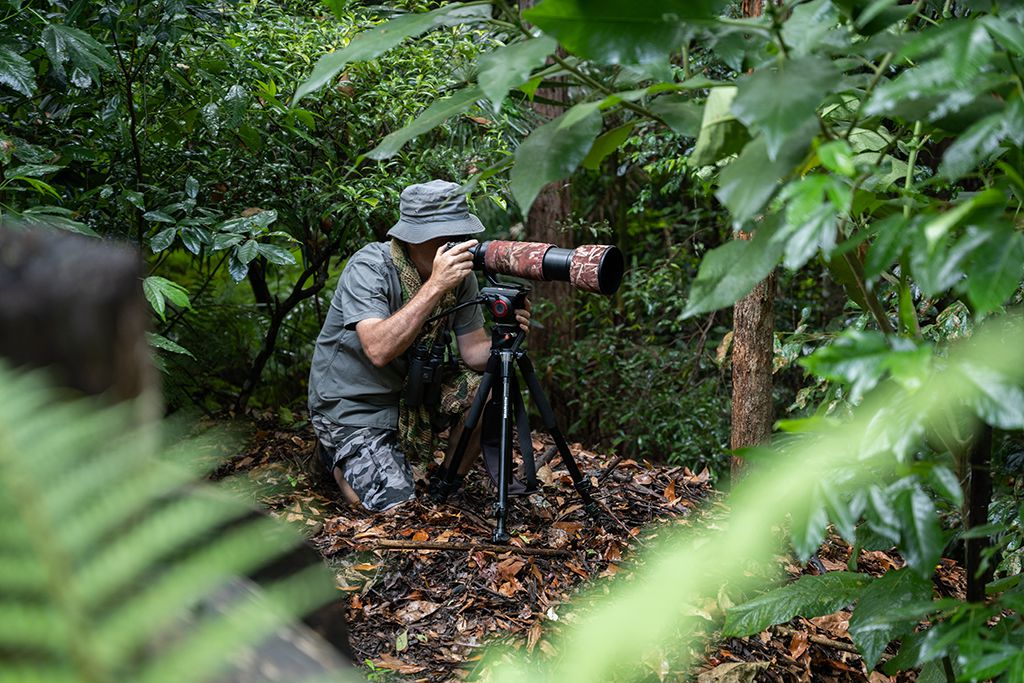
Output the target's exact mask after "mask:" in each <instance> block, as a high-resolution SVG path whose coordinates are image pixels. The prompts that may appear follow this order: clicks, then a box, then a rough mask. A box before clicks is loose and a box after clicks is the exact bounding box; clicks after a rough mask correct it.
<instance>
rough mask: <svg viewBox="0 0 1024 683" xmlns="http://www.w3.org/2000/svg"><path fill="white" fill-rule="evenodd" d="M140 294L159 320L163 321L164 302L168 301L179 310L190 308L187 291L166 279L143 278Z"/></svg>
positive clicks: (158, 277) (155, 276)
mask: <svg viewBox="0 0 1024 683" xmlns="http://www.w3.org/2000/svg"><path fill="white" fill-rule="evenodd" d="M142 292H143V294H145V295H146V300H147V301H149V303H150V305H151V306H152V307H153V310H154V311H156V314H157V315H159V316H160V319H161V320H163V319H164V311H165V310H166V301H170V302H171V303H172V304H174V305H175V306H179V307H181V308H191V307H192V305H191V304H190V303H189V300H188V290H187V289H185V288H184V287H182V286H181V285H179V284H178V283H176V282H172V281H170V280H168V279H167V278H163V277H160V276H157V275H151V276H150V277H147V278H145V279H144V280H143V281H142ZM165 299H166V301H165Z"/></svg>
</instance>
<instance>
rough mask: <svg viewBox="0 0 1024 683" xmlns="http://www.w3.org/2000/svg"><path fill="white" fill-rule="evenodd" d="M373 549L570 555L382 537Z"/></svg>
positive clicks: (555, 550)
mask: <svg viewBox="0 0 1024 683" xmlns="http://www.w3.org/2000/svg"><path fill="white" fill-rule="evenodd" d="M373 549H374V550H450V551H456V552H465V551H468V550H482V551H483V552H488V553H518V554H520V555H541V556H543V557H555V556H559V555H572V552H571V551H569V550H562V549H560V548H520V547H519V546H516V545H494V544H492V543H439V542H437V541H403V540H389V539H383V540H380V541H377V543H376V545H374V546H373Z"/></svg>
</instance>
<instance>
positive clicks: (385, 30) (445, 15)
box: [292, 2, 489, 107]
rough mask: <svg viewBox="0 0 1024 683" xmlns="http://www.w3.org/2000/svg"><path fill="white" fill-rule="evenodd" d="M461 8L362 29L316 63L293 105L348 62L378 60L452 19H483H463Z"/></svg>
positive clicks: (451, 7) (467, 17) (475, 17)
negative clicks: (410, 39) (408, 39)
mask: <svg viewBox="0 0 1024 683" xmlns="http://www.w3.org/2000/svg"><path fill="white" fill-rule="evenodd" d="M462 7H463V6H462V4H461V3H457V2H455V3H452V4H450V5H445V6H444V7H441V8H439V9H436V10H433V11H432V12H425V13H421V14H406V15H404V16H400V17H398V18H396V19H392V20H391V21H389V22H387V23H385V24H381V25H380V26H376V27H374V28H372V29H369V30H367V31H363V32H362V33H360V34H359V35H357V36H356V37H355V38H353V39H352V42H350V43H349V44H348V45H346V46H345V47H344V48H343V49H341V50H338V51H337V52H331V53H329V54H326V55H324V56H323V57H321V58H320V60H319V61H318V62H317V63H316V66H315V67H313V73H311V74H310V75H309V78H307V79H306V80H305V81H303V82H302V83H301V84H300V85H299V87H298V88H297V89H296V90H295V96H294V97H292V106H293V107H294V106H295V105H296V104H298V102H299V100H301V99H302V98H303V97H305V96H306V95H308V94H310V93H311V92H315V91H317V90H319V89H320V88H322V87H323V86H325V85H327V83H329V82H330V81H331V80H332V79H333V78H334V77H335V76H337V75H338V73H340V72H341V70H342V69H344V68H345V66H346V65H347V64H350V63H352V62H362V61H366V60H368V59H375V58H376V57H379V56H380V55H382V54H384V53H385V52H387V51H388V50H390V49H391V48H393V47H395V46H396V45H398V44H399V43H401V42H402V41H403V40H405V39H406V38H411V37H413V36H418V35H419V34H421V33H424V32H426V31H429V30H430V29H432V28H435V27H437V26H441V25H443V24H449V23H450V22H451V21H453V20H454V21H456V22H458V21H477V20H479V19H480V18H481V15H479V14H473V13H470V14H464V15H461V18H460V14H459V12H458V10H459V9H460V8H462ZM488 9H489V8H488ZM463 11H464V10H463ZM450 15H451V16H450Z"/></svg>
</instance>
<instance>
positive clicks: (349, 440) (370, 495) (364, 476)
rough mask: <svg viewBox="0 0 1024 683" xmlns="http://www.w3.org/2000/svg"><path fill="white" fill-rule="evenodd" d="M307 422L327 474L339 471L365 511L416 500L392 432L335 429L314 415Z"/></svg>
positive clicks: (407, 469)
mask: <svg viewBox="0 0 1024 683" xmlns="http://www.w3.org/2000/svg"><path fill="white" fill-rule="evenodd" d="M310 421H311V422H312V423H313V429H314V430H315V431H316V435H317V439H318V440H319V441H320V456H321V458H322V459H323V461H324V466H325V467H326V468H327V471H328V472H331V473H333V472H334V468H335V467H337V468H339V469H340V470H341V475H342V476H343V477H345V481H347V482H348V485H349V486H351V487H352V490H353V491H355V492H356V495H358V496H359V500H360V502H362V504H363V507H365V508H366V509H367V510H372V511H374V512H381V511H383V510H387V509H388V508H392V507H394V506H396V505H398V504H399V503H404V502H405V501H407V500H412V499H413V498H415V497H416V490H415V485H414V484H413V478H412V468H411V467H409V462H408V461H407V460H406V459H405V456H404V455H402V452H401V451H400V450H399V448H398V433H397V432H396V431H395V430H393V429H381V428H379V427H349V426H344V425H337V424H334V423H333V422H331V421H330V420H327V419H325V418H324V417H322V416H320V415H316V414H314V415H312V416H311V417H310Z"/></svg>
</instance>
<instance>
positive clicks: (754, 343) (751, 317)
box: [729, 274, 775, 482]
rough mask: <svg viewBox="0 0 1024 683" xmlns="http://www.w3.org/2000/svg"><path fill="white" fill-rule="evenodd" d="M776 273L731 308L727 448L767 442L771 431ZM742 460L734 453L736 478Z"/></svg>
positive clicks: (738, 474)
mask: <svg viewBox="0 0 1024 683" xmlns="http://www.w3.org/2000/svg"><path fill="white" fill-rule="evenodd" d="M774 304H775V275H774V274H773V275H771V276H769V277H768V278H766V279H765V280H763V281H761V282H759V283H758V284H757V285H756V286H755V287H754V289H753V291H751V292H750V294H748V295H746V296H745V297H743V298H742V299H740V300H739V301H737V302H736V305H735V306H734V307H733V337H732V432H731V436H730V439H729V447H730V448H732V449H734V450H735V449H737V448H747V447H749V446H756V445H758V444H762V443H766V442H767V441H768V440H769V439H770V438H771V434H772V357H773V355H774V353H773V348H772V333H773V331H774V329H775V316H774V313H773V307H774ZM742 470H743V459H742V458H737V457H735V456H733V458H732V472H731V473H732V479H733V481H734V482H735V481H737V479H738V477H739V476H740V474H741V473H742Z"/></svg>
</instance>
